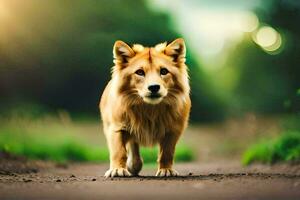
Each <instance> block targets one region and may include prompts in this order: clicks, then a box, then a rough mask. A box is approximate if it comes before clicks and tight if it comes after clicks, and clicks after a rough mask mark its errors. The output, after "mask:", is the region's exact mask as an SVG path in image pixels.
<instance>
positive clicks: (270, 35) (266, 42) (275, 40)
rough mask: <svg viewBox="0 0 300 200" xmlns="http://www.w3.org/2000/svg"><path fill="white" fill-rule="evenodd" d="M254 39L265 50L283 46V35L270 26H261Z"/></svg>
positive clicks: (273, 49)
mask: <svg viewBox="0 0 300 200" xmlns="http://www.w3.org/2000/svg"><path fill="white" fill-rule="evenodd" d="M253 39H254V41H255V42H256V43H257V44H258V45H259V46H261V47H262V48H263V49H264V50H265V51H268V52H274V51H276V50H278V49H279V48H280V47H281V46H282V37H281V35H280V33H279V32H277V31H276V30H275V29H274V28H272V27H270V26H263V27H261V28H259V30H258V31H256V32H255V33H254V35H253Z"/></svg>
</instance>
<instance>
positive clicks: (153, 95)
mask: <svg viewBox="0 0 300 200" xmlns="http://www.w3.org/2000/svg"><path fill="white" fill-rule="evenodd" d="M146 97H147V98H149V99H158V98H161V97H162V96H161V95H160V94H150V95H148V96H146Z"/></svg>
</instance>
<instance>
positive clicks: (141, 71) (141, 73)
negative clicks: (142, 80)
mask: <svg viewBox="0 0 300 200" xmlns="http://www.w3.org/2000/svg"><path fill="white" fill-rule="evenodd" d="M135 73H136V74H137V75H139V76H145V72H144V70H142V69H138V70H136V72H135Z"/></svg>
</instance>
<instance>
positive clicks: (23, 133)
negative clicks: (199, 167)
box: [0, 118, 194, 163]
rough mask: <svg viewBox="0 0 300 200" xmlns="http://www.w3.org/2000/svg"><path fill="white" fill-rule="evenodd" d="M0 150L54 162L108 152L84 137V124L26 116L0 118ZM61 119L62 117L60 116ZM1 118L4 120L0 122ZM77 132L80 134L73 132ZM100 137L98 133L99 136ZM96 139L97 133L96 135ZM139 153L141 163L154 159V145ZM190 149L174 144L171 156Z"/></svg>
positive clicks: (183, 157)
mask: <svg viewBox="0 0 300 200" xmlns="http://www.w3.org/2000/svg"><path fill="white" fill-rule="evenodd" d="M0 121H2V123H1V124H0V151H6V152H9V153H11V154H14V155H20V156H25V157H27V158H29V159H40V160H50V161H55V162H60V163H62V162H68V161H79V162H108V160H109V153H108V150H107V147H106V145H105V143H104V142H103V144H102V145H100V144H98V143H97V142H94V141H93V140H95V139H88V138H85V135H84V134H82V133H81V132H83V133H84V132H85V126H83V127H80V131H78V130H77V129H78V126H76V125H75V124H72V123H67V124H64V123H61V122H60V121H59V120H53V119H50V120H49V119H46V120H30V119H23V118H22V119H18V118H13V119H11V120H3V119H2V120H0ZM63 121H64V120H63ZM3 122H4V123H3ZM74 132H80V134H74ZM96 136H98V134H97V135H96ZM101 139H102V141H104V138H103V136H102V137H101V134H100V133H99V140H101ZM96 140H98V137H97V139H96ZM141 154H142V156H143V159H144V162H145V163H154V162H156V159H157V148H152V149H151V148H142V150H141ZM193 159H194V155H193V152H192V150H191V149H190V148H188V147H187V146H185V145H183V144H179V145H178V147H177V148H176V155H175V160H176V161H178V162H183V161H191V160H193Z"/></svg>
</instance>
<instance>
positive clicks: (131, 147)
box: [126, 140, 143, 176]
mask: <svg viewBox="0 0 300 200" xmlns="http://www.w3.org/2000/svg"><path fill="white" fill-rule="evenodd" d="M126 149H127V163H126V165H127V169H128V171H129V172H130V173H131V174H132V175H134V176H137V175H138V174H139V172H140V171H141V169H142V166H143V159H142V158H141V156H140V148H139V144H138V143H136V142H134V141H132V140H130V141H128V143H127V145H126Z"/></svg>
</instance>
